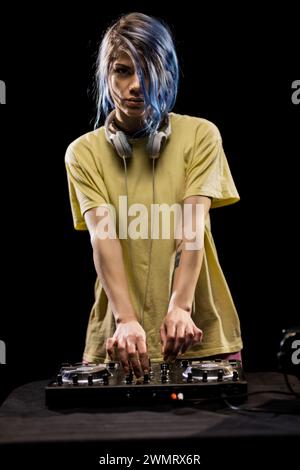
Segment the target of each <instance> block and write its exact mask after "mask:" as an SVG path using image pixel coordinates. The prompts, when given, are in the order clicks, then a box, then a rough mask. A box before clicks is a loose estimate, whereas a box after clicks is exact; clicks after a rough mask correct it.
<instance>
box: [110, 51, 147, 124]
mask: <svg viewBox="0 0 300 470" xmlns="http://www.w3.org/2000/svg"><path fill="white" fill-rule="evenodd" d="M109 86H110V94H111V97H112V99H113V101H114V104H115V107H116V110H117V111H119V112H121V113H122V114H125V115H126V116H128V117H131V118H134V117H136V118H141V117H142V116H143V115H144V114H145V102H144V97H143V92H142V88H141V85H140V81H139V77H138V75H137V73H136V70H135V66H134V63H133V62H132V60H131V58H130V57H129V55H128V54H126V52H120V53H119V55H118V57H117V58H116V59H115V60H114V62H113V63H112V67H111V71H110V75H109ZM146 87H148V81H147V80H146Z"/></svg>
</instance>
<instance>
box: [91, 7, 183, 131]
mask: <svg viewBox="0 0 300 470" xmlns="http://www.w3.org/2000/svg"><path fill="white" fill-rule="evenodd" d="M119 51H124V52H127V53H128V54H129V56H130V57H131V58H132V60H133V62H134V65H135V68H136V72H137V74H138V77H139V80H140V84H141V88H142V91H143V95H144V99H145V105H146V107H147V108H148V109H149V113H147V122H146V124H145V130H146V131H147V132H149V133H152V132H155V131H156V130H157V129H158V128H159V125H160V123H161V121H162V119H163V118H164V116H165V115H166V114H167V113H168V112H169V111H171V109H172V108H173V106H174V104H175V101H176V96H177V90H178V78H179V72H178V60H177V55H176V51H175V47H174V43H173V40H172V36H171V33H170V31H169V29H168V27H167V26H166V25H164V24H163V23H162V22H161V21H160V20H157V19H156V18H153V17H151V16H147V15H144V14H143V13H130V14H128V15H125V16H122V17H121V18H120V19H119V20H118V21H117V22H116V23H115V24H114V25H113V26H111V27H110V28H109V29H108V30H107V32H106V33H105V35H104V37H103V40H102V42H101V45H100V49H99V55H98V61H97V72H96V81H97V116H96V121H95V128H97V127H98V126H99V125H100V119H101V117H102V114H104V116H105V117H106V116H107V115H108V114H109V112H110V111H111V110H112V109H114V107H115V105H114V102H113V100H112V98H111V96H110V91H109V80H108V78H109V72H110V68H111V65H112V63H113V61H114V60H115V58H116V57H117V54H118V52H119ZM146 79H148V80H149V88H148V90H147V89H146V85H145V82H146Z"/></svg>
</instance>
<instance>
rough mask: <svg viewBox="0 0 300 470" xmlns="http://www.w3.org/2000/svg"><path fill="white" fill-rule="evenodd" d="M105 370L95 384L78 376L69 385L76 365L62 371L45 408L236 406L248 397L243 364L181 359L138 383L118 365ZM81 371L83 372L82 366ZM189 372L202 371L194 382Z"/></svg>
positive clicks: (153, 369) (50, 389) (155, 368)
mask: <svg viewBox="0 0 300 470" xmlns="http://www.w3.org/2000/svg"><path fill="white" fill-rule="evenodd" d="M224 363H226V364H228V367H229V368H230V370H231V371H232V376H230V377H226V376H224V374H223V372H222V367H221V365H224ZM95 367H97V366H95ZM102 367H103V370H101V371H100V374H98V376H97V377H98V379H97V380H95V381H93V380H92V374H89V375H90V378H89V380H88V381H81V380H80V373H79V380H78V374H75V377H74V374H73V378H72V379H70V381H69V383H66V382H64V381H63V379H62V375H63V373H64V372H65V373H66V375H67V379H66V380H69V377H70V375H71V374H69V371H70V370H71V372H73V371H75V372H76V365H75V366H70V365H69V366H63V367H61V368H60V371H59V374H58V375H57V377H56V378H55V379H54V380H52V381H51V382H50V383H49V384H48V385H47V387H46V388H45V396H46V405H47V406H48V407H49V408H70V407H82V406H84V407H105V406H116V405H124V404H128V405H129V404H130V405H138V404H151V403H152V404H154V403H171V402H172V403H174V404H179V403H184V402H186V401H195V400H201V399H210V398H211V399H214V398H225V397H226V398H233V399H235V403H236V402H242V401H244V400H245V398H246V394H247V381H246V379H245V376H244V373H243V370H242V367H241V363H240V361H201V359H193V360H179V359H178V360H176V361H175V362H173V363H170V364H166V363H162V364H158V363H157V364H152V366H151V372H150V374H149V377H146V381H145V382H144V380H145V379H144V377H142V378H141V379H136V378H135V377H133V376H125V374H124V371H123V369H122V368H121V366H120V364H119V363H114V364H110V366H108V365H107V364H105V366H104V365H103V366H102ZM72 368H73V370H72ZM212 368H213V369H214V370H216V371H217V372H218V373H219V375H218V377H210V370H212ZM199 369H201V370H200V371H199ZM78 370H79V371H81V370H82V366H80V369H78ZM66 371H67V372H66ZM186 371H192V372H196V373H197V374H198V371H199V375H198V376H197V377H196V378H195V377H194V376H192V372H191V373H190V374H186V377H184V376H183V374H184V373H185V372H186ZM202 371H203V372H202ZM99 377H100V378H99Z"/></svg>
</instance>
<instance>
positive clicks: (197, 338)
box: [192, 326, 203, 344]
mask: <svg viewBox="0 0 300 470" xmlns="http://www.w3.org/2000/svg"><path fill="white" fill-rule="evenodd" d="M202 338H203V331H202V330H200V328H197V327H196V326H195V327H194V338H193V341H192V344H197V343H201V341H202Z"/></svg>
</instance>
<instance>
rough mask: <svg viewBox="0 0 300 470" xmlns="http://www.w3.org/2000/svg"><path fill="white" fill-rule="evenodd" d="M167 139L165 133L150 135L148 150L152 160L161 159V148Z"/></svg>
mask: <svg viewBox="0 0 300 470" xmlns="http://www.w3.org/2000/svg"><path fill="white" fill-rule="evenodd" d="M166 138H167V137H166V134H165V133H164V132H155V133H154V134H150V136H149V139H148V144H147V150H148V153H149V157H150V158H152V159H154V158H158V157H159V153H160V150H161V147H162V145H163V143H164V142H165V140H166Z"/></svg>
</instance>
